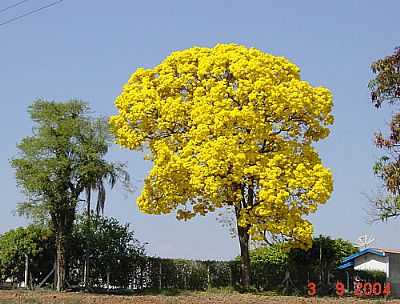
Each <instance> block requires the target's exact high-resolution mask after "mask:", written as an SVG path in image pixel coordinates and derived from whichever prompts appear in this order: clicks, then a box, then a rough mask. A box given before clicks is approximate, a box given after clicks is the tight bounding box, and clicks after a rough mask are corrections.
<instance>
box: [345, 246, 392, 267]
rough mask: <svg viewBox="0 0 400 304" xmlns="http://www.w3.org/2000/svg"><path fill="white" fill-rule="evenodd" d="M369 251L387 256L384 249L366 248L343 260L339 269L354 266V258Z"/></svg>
mask: <svg viewBox="0 0 400 304" xmlns="http://www.w3.org/2000/svg"><path fill="white" fill-rule="evenodd" d="M367 253H371V254H375V255H378V256H385V252H383V251H379V250H377V249H375V248H366V249H363V250H361V251H359V252H356V253H354V254H352V255H350V256H348V257H347V258H345V259H344V260H343V261H342V264H340V265H339V267H338V269H345V268H349V267H352V266H354V260H355V259H356V258H358V257H360V256H362V255H364V254H367Z"/></svg>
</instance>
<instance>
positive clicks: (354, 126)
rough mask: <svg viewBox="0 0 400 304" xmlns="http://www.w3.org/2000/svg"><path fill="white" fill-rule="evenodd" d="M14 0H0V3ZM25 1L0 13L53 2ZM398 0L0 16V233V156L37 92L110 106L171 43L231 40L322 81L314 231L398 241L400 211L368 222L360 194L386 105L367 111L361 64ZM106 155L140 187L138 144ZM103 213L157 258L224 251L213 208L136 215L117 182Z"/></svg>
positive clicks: (14, 192)
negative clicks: (327, 171) (328, 178)
mask: <svg viewBox="0 0 400 304" xmlns="http://www.w3.org/2000/svg"><path fill="white" fill-rule="evenodd" d="M16 2H17V0H1V1H0V9H1V8H2V7H6V6H8V5H11V4H13V3H16ZM50 2H51V0H48V1H47V2H46V1H44V0H30V1H28V2H27V3H26V4H25V5H23V6H20V7H18V8H16V9H14V10H9V11H7V12H4V13H2V14H0V23H1V22H2V21H5V20H7V19H8V18H10V17H13V16H15V15H18V14H21V13H23V12H25V11H27V10H29V9H33V8H36V7H39V6H41V5H45V4H46V3H50ZM399 11H400V2H399V1H395V0H393V1H384V2H382V1H361V0H360V1H350V0H341V1H265V0H264V1H261V0H260V1H206V0H203V1H147V2H145V1H129V0H119V1H94V0H92V1H81V0H64V1H63V2H61V4H59V5H57V6H54V7H52V8H50V9H48V10H45V11H42V12H41V13H38V14H36V15H32V16H29V17H26V18H24V19H22V20H20V21H18V22H15V23H11V24H9V25H7V26H0V39H1V40H0V41H1V42H0V43H1V47H0V79H1V87H0V102H1V107H2V113H3V116H2V119H1V120H0V130H1V131H0V132H1V150H0V166H1V169H2V170H1V172H0V184H1V189H2V191H1V213H0V233H1V232H4V231H6V230H8V229H10V228H14V227H17V226H19V225H23V224H24V223H25V221H24V220H23V219H21V218H18V217H16V216H13V215H12V211H13V210H14V209H15V205H16V203H17V202H20V201H22V200H23V196H22V195H21V194H20V193H19V190H18V189H16V185H15V179H14V172H13V170H12V169H11V168H10V166H9V162H8V161H9V159H10V158H11V157H12V156H13V155H15V154H16V143H17V142H18V141H20V140H21V138H22V137H24V136H27V135H29V134H31V128H32V123H31V121H30V120H29V117H28V115H27V112H26V110H27V107H28V106H29V105H30V104H31V103H32V101H34V100H35V99H37V98H41V97H43V98H47V99H54V100H59V101H63V100H67V99H69V98H74V97H77V98H81V99H83V100H86V101H88V102H90V104H91V106H92V109H93V110H94V111H95V112H96V113H97V114H100V115H110V114H113V113H115V111H116V110H115V108H114V105H113V101H114V98H115V97H116V96H117V95H118V94H119V92H120V90H121V87H122V85H123V84H124V83H125V82H126V81H127V79H128V77H129V76H130V74H131V73H132V72H134V71H135V69H137V68H138V67H142V66H143V67H153V66H154V65H156V64H158V63H159V62H160V61H161V60H162V59H163V58H164V57H166V56H167V55H168V54H170V53H171V52H172V51H174V50H178V49H184V48H188V47H191V46H193V45H200V46H214V45H215V44H216V43H228V42H229V43H230V42H233V43H240V44H244V45H246V46H249V47H256V48H259V49H261V50H263V51H265V52H269V53H272V54H274V55H280V56H286V57H288V58H289V59H290V60H292V61H293V62H294V63H296V64H297V65H299V66H300V67H301V69H302V77H303V79H305V80H307V81H309V82H311V83H312V84H313V85H323V86H326V87H328V88H330V89H331V90H332V92H333V95H334V102H335V107H334V114H335V117H336V122H335V125H334V127H333V129H332V133H331V136H330V137H329V139H327V140H325V141H324V142H323V143H321V144H318V149H319V151H320V154H321V156H322V158H323V160H324V163H325V164H326V166H328V167H330V168H331V169H332V171H333V174H334V178H335V189H334V193H333V195H332V198H331V199H330V200H329V202H328V203H327V204H326V205H325V206H323V207H321V208H320V209H319V211H318V212H317V213H316V214H315V215H314V216H312V217H311V220H312V222H313V223H314V225H315V233H316V234H328V235H330V236H332V237H342V238H346V239H349V240H352V241H354V240H355V239H356V238H357V237H358V236H359V235H360V234H362V233H369V234H371V235H373V236H374V237H375V238H376V240H377V241H376V243H375V245H376V246H386V247H393V248H400V238H399V235H398V233H397V232H398V231H399V228H400V225H399V222H400V219H399V220H397V221H392V222H389V223H386V224H374V225H372V226H371V225H369V224H368V223H367V221H366V219H367V215H366V213H365V211H364V210H365V209H366V208H368V203H367V199H366V198H365V195H364V194H365V193H367V194H368V193H372V191H374V190H375V189H376V187H377V180H376V178H375V177H374V176H373V174H372V170H371V168H372V164H373V162H374V160H375V159H376V158H377V156H378V155H379V151H377V149H376V148H375V147H374V146H373V133H374V132H375V131H376V130H378V129H382V130H385V129H386V124H387V122H388V121H389V119H390V114H391V112H392V111H393V110H395V109H394V108H390V107H389V106H386V107H385V109H384V110H376V109H375V108H373V106H372V105H371V103H370V101H369V93H368V89H367V83H368V81H369V79H370V78H371V77H372V75H371V72H370V69H369V66H370V63H371V62H372V61H374V60H376V59H377V58H379V57H382V56H384V55H389V54H391V53H392V52H393V49H394V47H395V46H397V45H399V44H400V41H399V40H398V38H399V17H398V12H399ZM109 158H110V159H113V160H122V161H128V162H129V171H130V173H131V175H132V176H133V177H134V179H135V181H136V182H135V186H136V188H137V190H138V191H140V189H141V185H142V183H141V180H143V177H144V176H145V174H146V170H148V168H149V165H148V164H145V163H144V161H143V160H142V157H141V155H139V154H136V153H133V152H131V151H123V150H121V149H120V148H119V147H116V146H115V147H113V149H112V152H111V153H110V155H109ZM108 198H109V199H108V202H107V208H106V214H107V215H112V216H115V217H117V218H118V219H120V220H121V221H123V222H129V223H132V225H133V227H134V229H135V230H136V233H137V236H138V237H139V238H140V239H141V240H142V241H145V242H148V243H149V245H148V247H147V248H148V252H149V253H150V254H157V255H159V256H163V257H182V258H216V259H229V258H232V257H233V256H235V255H236V254H238V252H239V247H238V244H237V241H236V240H235V239H231V238H230V237H229V234H228V231H227V229H225V228H223V227H221V225H220V224H219V223H218V222H217V221H216V219H215V217H212V216H211V217H207V218H199V219H196V220H193V221H192V222H189V223H180V222H177V221H176V220H175V218H174V216H173V215H171V216H148V215H143V214H140V213H139V212H138V210H137V208H136V205H135V197H133V196H129V195H127V194H126V193H123V192H122V191H121V189H116V190H115V191H113V192H112V193H111V194H110V195H109V196H108Z"/></svg>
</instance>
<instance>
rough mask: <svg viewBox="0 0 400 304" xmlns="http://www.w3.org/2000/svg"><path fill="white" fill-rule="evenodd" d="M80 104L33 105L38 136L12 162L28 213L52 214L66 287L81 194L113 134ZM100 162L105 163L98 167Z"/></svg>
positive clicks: (59, 276) (60, 279)
mask: <svg viewBox="0 0 400 304" xmlns="http://www.w3.org/2000/svg"><path fill="white" fill-rule="evenodd" d="M89 111H90V109H89V106H88V105H87V104H86V103H84V102H82V101H78V100H71V101H68V102H64V103H57V102H54V101H46V100H38V101H36V102H34V103H33V104H32V105H31V106H30V107H29V110H28V112H29V114H30V116H31V119H32V120H33V122H34V123H35V127H34V129H33V135H32V136H29V137H26V138H24V139H23V140H22V141H21V142H20V143H19V145H18V150H19V154H18V156H17V157H15V158H14V159H13V160H12V161H11V165H12V166H13V167H14V168H15V170H16V179H17V183H18V185H19V186H20V188H21V189H22V191H23V192H24V193H25V194H26V197H27V202H26V203H23V204H22V205H21V206H20V209H21V210H23V212H25V213H28V214H30V215H31V216H35V215H38V214H41V215H43V216H45V217H46V216H47V217H48V219H49V222H50V224H51V228H52V229H53V230H54V232H55V238H56V282H57V284H56V286H57V290H59V291H60V290H63V289H64V287H65V279H66V277H65V276H66V269H67V259H66V257H67V252H66V250H67V248H68V247H67V243H68V240H69V238H70V235H71V232H72V227H73V222H74V219H75V213H76V208H77V205H78V203H79V202H80V201H81V199H80V197H81V194H82V193H83V192H84V191H85V189H87V187H88V186H89V185H90V181H91V180H92V177H93V176H97V174H98V171H99V167H101V166H100V165H104V164H106V162H105V161H104V160H103V157H104V154H105V153H106V151H107V148H108V145H109V144H110V142H109V135H108V134H107V132H106V130H107V128H106V126H104V124H105V123H104V119H93V118H91V117H90V116H89ZM99 164H100V165H99Z"/></svg>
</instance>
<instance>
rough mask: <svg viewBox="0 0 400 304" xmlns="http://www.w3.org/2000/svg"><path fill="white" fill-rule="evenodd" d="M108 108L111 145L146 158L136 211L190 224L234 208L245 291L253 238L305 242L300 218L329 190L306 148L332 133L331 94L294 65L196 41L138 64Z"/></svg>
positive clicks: (308, 230) (327, 175)
mask: <svg viewBox="0 0 400 304" xmlns="http://www.w3.org/2000/svg"><path fill="white" fill-rule="evenodd" d="M115 105H116V107H117V108H118V114H117V115H115V116H112V117H111V118H110V124H111V128H112V130H113V132H114V134H115V136H116V140H117V143H118V144H120V145H121V146H123V147H126V148H129V149H132V150H139V149H142V150H143V151H145V152H146V158H147V159H150V160H151V161H152V162H153V167H152V169H151V171H150V173H149V175H148V176H147V178H146V180H145V184H144V188H143V191H142V193H141V194H140V196H139V197H138V200H137V203H138V206H139V208H140V210H142V211H143V212H146V213H151V214H166V213H170V212H176V214H177V218H178V219H183V220H187V219H190V218H192V217H194V216H195V215H206V214H207V213H208V212H213V211H215V210H216V209H219V208H223V207H227V208H232V209H234V210H235V214H236V220H237V230H238V238H239V243H240V249H241V278H242V285H243V287H245V288H246V287H248V285H249V280H250V263H249V249H248V248H249V247H248V243H249V239H250V237H252V238H254V239H257V238H262V237H263V235H264V233H265V232H266V231H268V233H271V234H274V235H280V236H283V237H285V238H286V239H287V240H289V241H290V243H291V244H293V245H294V246H299V247H308V246H310V245H311V242H312V239H311V237H312V225H311V223H310V222H309V221H307V220H306V219H304V216H306V215H308V214H310V213H312V212H315V211H316V209H317V207H318V205H319V204H323V203H324V202H326V201H327V199H328V198H329V196H330V194H331V192H332V188H333V185H332V184H333V181H332V175H331V172H330V171H329V170H328V169H327V168H325V167H324V166H323V165H322V164H321V160H320V158H319V157H318V154H317V152H316V151H315V149H314V148H313V147H312V143H313V142H316V141H318V140H320V139H323V138H325V137H327V136H328V134H329V130H328V126H329V125H331V124H332V123H333V116H332V115H331V110H332V95H331V93H330V91H329V90H328V89H326V88H323V87H312V86H311V85H310V84H309V83H308V82H305V81H303V80H301V79H300V70H299V68H298V67H297V66H296V65H294V64H293V63H291V62H290V61H289V60H287V59H286V58H284V57H276V56H272V55H270V54H266V53H264V52H262V51H260V50H257V49H254V48H246V47H244V46H241V45H235V44H219V45H216V46H215V47H213V48H202V47H194V48H190V49H187V50H183V51H177V52H174V53H172V54H171V55H170V56H168V57H167V58H166V59H165V60H164V61H163V62H162V63H161V64H159V65H158V66H156V67H155V68H153V69H142V68H140V69H138V70H137V71H136V72H135V73H134V74H133V75H132V76H131V78H130V79H129V81H128V83H127V84H126V85H125V86H124V88H123V91H122V93H121V95H120V96H119V97H118V98H117V99H116V101H115Z"/></svg>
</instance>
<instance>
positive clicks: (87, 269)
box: [83, 188, 92, 289]
mask: <svg viewBox="0 0 400 304" xmlns="http://www.w3.org/2000/svg"><path fill="white" fill-rule="evenodd" d="M91 193H92V191H91V189H90V188H88V189H86V207H87V210H86V213H87V225H88V230H90V218H91V206H90V200H91ZM85 249H86V254H85V265H84V271H83V284H84V285H85V288H86V289H88V288H89V272H90V265H89V263H90V260H89V245H88V244H86V248H85Z"/></svg>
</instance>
